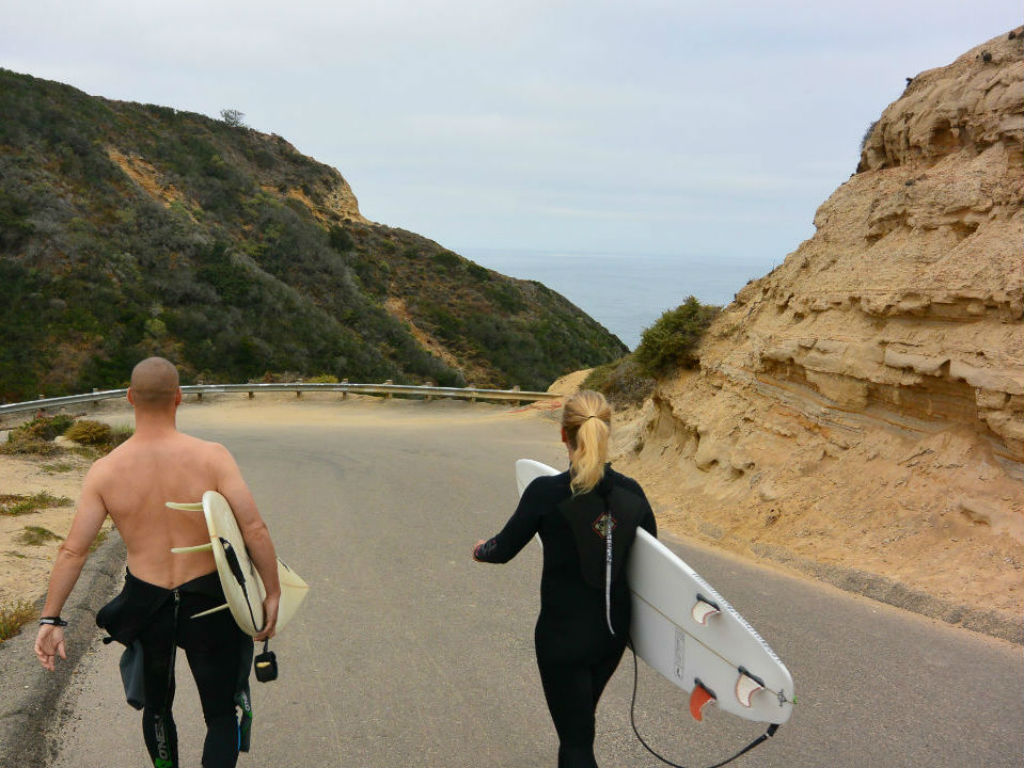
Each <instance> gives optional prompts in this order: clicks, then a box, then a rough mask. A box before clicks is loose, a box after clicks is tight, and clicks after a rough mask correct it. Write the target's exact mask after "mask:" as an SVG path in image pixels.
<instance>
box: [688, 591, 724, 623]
mask: <svg viewBox="0 0 1024 768" xmlns="http://www.w3.org/2000/svg"><path fill="white" fill-rule="evenodd" d="M721 612H722V609H721V608H719V607H718V603H716V602H715V601H714V600H709V599H708V598H706V597H704V595H702V594H700V593H699V592H698V593H697V602H696V603H694V605H693V608H692V609H690V616H692V617H693V620H694V621H696V622H697V623H698V624H700V625H701V626H707V623H708V619H710V618H711V617H712V616H717V615H718V614H720V613H721Z"/></svg>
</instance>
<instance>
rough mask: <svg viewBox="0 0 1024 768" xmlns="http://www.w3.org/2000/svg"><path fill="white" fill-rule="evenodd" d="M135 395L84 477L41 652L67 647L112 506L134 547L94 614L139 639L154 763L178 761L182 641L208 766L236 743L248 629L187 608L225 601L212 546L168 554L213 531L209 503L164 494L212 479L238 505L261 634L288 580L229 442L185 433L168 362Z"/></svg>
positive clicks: (197, 489)
mask: <svg viewBox="0 0 1024 768" xmlns="http://www.w3.org/2000/svg"><path fill="white" fill-rule="evenodd" d="M128 401H129V402H130V403H131V404H132V406H133V407H134V409H135V433H134V435H133V436H132V437H131V438H129V439H128V440H127V441H125V442H124V443H123V444H122V445H120V446H119V447H118V448H116V449H115V450H114V451H112V452H111V453H110V454H109V455H108V456H106V457H104V458H102V459H99V460H97V461H96V462H95V463H94V464H93V466H92V468H91V469H90V470H89V472H88V474H87V475H86V477H85V481H84V483H83V485H82V492H81V497H80V499H79V501H78V505H77V509H76V512H75V517H74V521H73V522H72V525H71V531H70V532H69V533H68V536H67V538H66V539H65V540H64V543H63V544H61V546H60V549H59V551H58V554H57V560H56V562H55V564H54V567H53V572H52V574H51V576H50V585H49V591H48V593H47V596H46V604H45V606H44V607H43V615H42V618H41V619H40V627H39V634H38V635H37V637H36V643H35V653H36V656H38V657H39V661H40V663H41V664H42V665H43V666H44V667H45V668H46V669H48V670H51V671H52V670H53V669H54V668H55V662H56V657H57V656H58V655H59V656H60V657H61V658H62V659H66V658H67V654H66V649H65V639H64V622H63V621H62V620H61V618H60V611H61V608H62V607H63V606H64V603H65V601H66V600H67V598H68V596H69V595H70V594H71V590H72V589H73V588H74V586H75V583H76V581H77V580H78V577H79V575H80V574H81V572H82V566H83V565H84V564H85V560H86V557H87V556H88V550H89V546H90V544H91V543H92V542H93V540H94V539H95V538H96V534H97V533H98V532H99V530H100V526H101V525H102V524H103V521H104V520H105V519H106V516H107V515H108V514H109V515H110V517H111V519H112V520H113V521H114V525H116V526H117V530H118V531H119V532H120V534H121V538H122V539H124V542H125V545H126V548H127V550H128V574H127V576H126V584H125V589H124V591H123V592H122V593H121V594H120V595H119V596H118V597H117V598H115V600H114V601H112V602H111V603H110V604H108V605H107V606H106V607H104V609H103V610H102V611H101V612H100V614H99V615H98V616H97V623H100V625H101V626H104V627H105V628H106V629H107V630H108V632H110V634H111V635H112V636H113V637H114V638H115V639H117V640H119V641H121V642H124V643H125V644H126V645H130V644H132V643H133V642H134V641H136V640H137V641H140V642H141V646H140V647H141V649H142V658H143V670H144V672H143V679H144V689H145V708H144V709H143V733H144V737H145V740H146V746H147V748H148V749H149V752H150V756H151V758H152V759H153V764H154V765H155V766H157V767H158V768H175V767H176V766H177V765H178V761H177V735H176V732H175V728H174V721H173V718H172V717H171V705H172V703H173V698H174V654H175V647H176V646H177V647H181V648H182V649H184V650H185V652H186V654H187V656H188V662H189V666H190V667H191V669H192V673H193V676H194V677H195V679H196V684H197V687H198V689H199V694H200V699H201V701H202V705H203V715H204V717H205V720H206V725H207V737H206V742H205V747H204V752H203V766H204V768H214V767H217V768H220V767H221V766H229V767H230V766H234V765H235V761H236V760H237V757H238V748H239V747H238V745H239V723H238V721H237V719H236V709H235V706H236V701H237V699H236V697H237V696H238V695H239V692H240V690H243V689H244V688H245V687H246V686H247V682H246V681H247V680H248V675H249V665H250V664H251V658H252V640H250V639H249V638H248V637H247V636H245V635H244V634H243V633H242V632H241V630H240V629H239V628H238V626H237V625H236V624H235V623H234V620H233V619H232V618H231V615H230V612H228V611H220V612H219V613H214V614H212V615H210V616H205V617H201V618H197V619H192V618H191V617H192V616H193V615H195V614H196V613H199V612H201V611H203V610H206V609H208V608H211V607H216V606H217V605H221V604H223V603H224V596H223V592H222V591H221V589H220V584H219V580H218V578H217V575H216V565H215V563H214V559H213V554H212V553H211V552H209V551H207V552H193V553H188V554H172V553H171V548H172V547H187V546H194V545H196V544H203V543H205V542H207V541H209V534H208V533H207V530H206V522H205V519H204V517H203V514H202V513H201V512H198V513H197V512H184V511H175V510H171V509H169V508H168V507H166V506H165V502H168V501H196V500H198V499H200V498H201V497H202V495H203V493H204V492H205V491H208V490H216V491H219V492H220V493H221V494H223V495H224V496H225V498H227V500H228V502H229V503H230V504H231V508H232V509H233V510H234V513H235V517H236V519H237V520H238V525H239V528H240V529H241V531H242V535H243V536H244V538H245V543H246V547H247V548H248V550H249V553H250V555H251V557H252V560H253V563H254V564H255V566H256V569H257V570H258V571H259V574H260V576H261V578H262V579H263V583H264V585H265V587H266V590H267V596H266V599H265V600H264V602H263V609H264V616H265V617H266V624H265V625H264V628H263V630H262V631H261V632H260V633H259V634H258V635H257V636H256V637H255V638H254V640H265V639H269V638H271V637H273V635H274V630H275V625H276V623H277V610H278V602H279V600H280V595H281V588H280V584H279V582H278V577H277V558H276V554H275V552H274V545H273V542H272V541H271V539H270V534H269V532H268V530H267V526H266V524H265V523H264V522H263V519H262V518H261V517H260V514H259V511H258V510H257V508H256V502H255V500H254V499H253V497H252V494H251V493H250V491H249V488H248V486H247V485H246V483H245V480H243V479H242V474H241V472H240V471H239V468H238V465H237V464H236V463H235V461H234V459H233V458H232V456H231V454H230V453H229V452H228V450H227V449H226V448H224V446H222V445H219V444H217V443H210V442H206V441H203V440H199V439H197V438H194V437H190V436H188V435H185V434H182V433H181V432H178V430H177V428H176V426H175V414H176V411H177V407H178V405H179V404H180V403H181V389H180V388H179V386H178V372H177V370H176V369H175V368H174V366H173V365H172V364H171V363H170V362H168V361H167V360H165V359H163V358H160V357H151V358H148V359H146V360H143V361H142V362H141V363H139V364H138V365H136V366H135V369H134V370H133V371H132V378H131V386H130V388H129V390H128ZM243 709H244V707H243ZM243 714H244V712H243Z"/></svg>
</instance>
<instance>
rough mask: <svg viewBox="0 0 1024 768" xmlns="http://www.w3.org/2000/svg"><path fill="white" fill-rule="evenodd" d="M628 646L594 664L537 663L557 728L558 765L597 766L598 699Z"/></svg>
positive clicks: (540, 659)
mask: <svg viewBox="0 0 1024 768" xmlns="http://www.w3.org/2000/svg"><path fill="white" fill-rule="evenodd" d="M624 650H625V645H622V646H619V647H618V648H617V650H615V651H613V652H612V653H611V654H610V655H608V656H606V657H605V658H603V659H601V660H599V661H598V662H596V663H594V664H586V663H579V664H573V663H566V662H563V661H559V662H550V661H545V660H544V658H543V655H542V654H540V653H538V656H537V666H538V667H539V668H540V679H541V683H542V684H543V686H544V697H545V699H547V703H548V710H549V711H550V712H551V719H552V720H553V721H554V723H555V730H556V731H558V768H597V762H596V760H595V758H594V716H595V713H596V711H597V702H598V701H599V700H600V698H601V694H602V693H603V692H604V688H605V686H606V685H607V684H608V681H609V680H610V679H611V676H612V674H614V672H615V668H616V667H617V666H618V665H619V660H620V659H621V658H622V653H623V651H624Z"/></svg>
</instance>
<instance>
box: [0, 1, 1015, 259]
mask: <svg viewBox="0 0 1024 768" xmlns="http://www.w3.org/2000/svg"><path fill="white" fill-rule="evenodd" d="M0 12H2V16H0V18H2V22H0V66H2V67H4V68H7V69H11V70H14V71H17V72H24V73H28V74H32V75H35V76H37V77H42V78H46V79H52V80H58V81H61V82H64V83H68V84H71V85H73V86H75V87H77V88H80V89H82V90H84V91H86V92H87V93H90V94H94V95H99V96H105V97H108V98H114V99H123V100H130V101H139V102H147V103H155V104H163V105H167V106H172V107H175V108H178V109H183V110H190V111H196V112H202V113H205V114H207V115H211V116H217V115H218V114H219V112H220V110H221V109H224V108H233V109H238V110H240V111H241V112H243V113H244V114H245V118H244V119H245V122H246V123H247V124H248V125H250V126H251V127H253V128H255V129H257V130H260V131H265V132H268V133H269V132H273V133H278V134H280V135H282V136H284V137H285V138H286V139H288V140H289V141H291V142H292V143H293V144H294V145H295V146H296V147H297V148H298V149H299V150H300V151H301V152H303V153H305V154H308V155H312V156H313V157H315V158H317V159H318V160H320V161H322V162H325V163H328V164H329V165H332V166H334V167H336V168H338V169H339V170H340V171H341V172H342V174H343V175H344V176H345V178H346V179H348V181H349V183H350V184H351V185H352V188H353V190H354V191H355V193H356V195H357V197H358V198H359V203H360V207H361V210H362V212H363V213H364V215H366V216H367V217H368V218H370V219H372V220H374V221H379V222H382V223H384V224H388V225H391V226H397V227H402V228H404V229H409V230H412V231H414V232H418V233H420V234H422V235H426V236H427V237H430V238H432V239H434V240H437V241H438V242H440V243H441V244H443V245H445V246H446V247H449V248H452V249H454V250H456V251H460V252H461V251H463V250H472V249H479V248H497V249H529V250H551V251H557V250H565V251H575V252H602V253H622V254H666V255H679V256H680V257H688V256H699V257H713V258H719V259H722V260H724V261H726V262H727V261H728V260H729V259H730V258H743V259H745V260H749V259H750V258H752V257H755V258H759V257H760V256H761V255H763V258H764V259H765V263H766V264H768V265H771V264H774V263H778V262H780V261H781V260H782V258H783V257H784V256H785V255H786V254H787V253H789V252H790V251H792V250H794V249H795V248H796V247H797V246H798V245H799V243H800V242H801V241H802V240H804V239H806V238H807V237H810V236H811V234H813V227H812V224H811V221H812V218H813V215H814V211H815V209H816V208H817V206H818V205H819V204H821V202H823V201H824V200H825V199H826V198H827V197H828V195H829V194H831V192H832V191H833V190H834V189H835V188H836V187H837V186H838V185H839V184H841V183H842V182H843V181H844V180H845V179H846V178H848V177H849V175H850V173H852V172H853V170H854V169H855V168H856V165H857V161H858V157H859V146H860V141H861V137H862V136H863V134H864V131H865V129H866V128H867V126H868V125H869V124H870V123H871V122H873V121H874V120H876V119H877V118H878V116H879V114H880V113H881V111H882V110H883V109H884V108H885V107H886V106H887V105H888V104H889V103H890V102H891V101H893V100H894V99H896V98H897V97H898V96H899V95H900V93H901V92H902V91H903V88H904V86H905V83H906V80H905V78H906V77H910V76H913V75H916V74H917V73H919V72H921V71H923V70H925V69H931V68H933V67H938V66H943V65H945V64H948V63H950V62H951V61H953V60H954V59H955V58H956V57H957V56H959V55H960V54H961V53H963V52H965V51H967V50H968V49H970V48H972V47H974V46H976V45H979V44H981V43H983V42H985V41H986V40H989V39H990V38H993V37H996V36H1001V35H1005V34H1006V33H1007V32H1008V31H1009V30H1010V29H1012V28H1013V27H1014V26H1016V25H1019V24H1020V23H1021V21H1022V18H1021V17H1022V12H1021V6H1020V3H1019V0H971V1H970V2H968V0H884V1H882V0H859V1H858V2H851V1H850V0H843V1H842V2H839V1H838V0H808V1H807V2H798V1H797V0H778V1H777V2H774V3H760V2H758V3H753V2H748V3H737V2H728V1H727V0H719V1H718V2H694V1H693V0H676V1H675V2H659V1H656V0H628V1H627V0H617V1H616V2H605V1H602V0H543V1H540V0H501V1H500V2H490V1H489V0H398V1H392V0H318V1H317V2H303V0H294V1H293V2H288V3H283V2H266V0H246V2H236V1H235V0H202V1H201V2H200V1H197V0H177V1H176V2H174V3H168V2H140V1H139V0H90V2H88V3H84V2H83V3H78V2H71V3H69V2H67V1H66V0H60V1H58V0H31V2H28V1H26V0H0Z"/></svg>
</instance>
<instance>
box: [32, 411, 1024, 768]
mask: <svg viewBox="0 0 1024 768" xmlns="http://www.w3.org/2000/svg"><path fill="white" fill-rule="evenodd" d="M214 408H215V407H214V406H204V407H194V408H188V409H185V410H184V411H183V412H182V415H181V418H180V420H179V423H180V425H181V426H182V428H183V429H186V430H187V431H190V432H192V433H193V434H198V435H200V436H203V437H207V438H210V439H215V440H218V441H221V442H223V443H225V444H226V445H227V446H228V447H229V448H230V449H231V450H232V451H233V452H234V454H235V456H236V457H237V459H238V461H239V463H240V465H241V466H242V469H243V471H244V473H245V474H246V477H247V479H248V480H249V483H250V485H251V487H252V488H253V490H254V492H255V494H256V498H257V500H258V501H259V503H260V505H261V509H262V511H263V513H264V516H265V517H266V518H267V520H268V521H269V523H270V526H271V531H272V534H273V536H274V539H275V542H276V544H277V547H278V551H279V554H280V555H281V556H282V557H283V558H284V559H285V560H286V561H288V562H289V564H290V565H292V566H293V567H294V568H295V569H296V570H297V571H298V572H299V573H300V574H301V575H303V577H304V578H306V579H307V580H308V581H309V583H310V584H311V586H312V592H311V594H310V597H309V599H308V600H307V602H306V604H305V605H304V607H303V609H302V610H301V612H300V614H299V615H298V617H297V618H296V619H295V620H294V622H293V623H292V624H291V625H290V626H289V627H288V628H287V629H286V630H285V632H284V633H282V636H281V637H280V638H278V639H277V640H275V641H274V642H272V644H271V647H272V649H273V650H275V651H276V653H277V656H278V660H279V663H280V667H281V677H280V679H279V680H278V681H276V682H274V683H271V684H266V685H264V684H260V683H256V682H255V681H254V682H253V686H254V702H255V708H256V724H255V729H254V735H253V752H252V753H251V754H250V755H249V756H244V757H243V758H242V759H241V760H240V761H239V765H240V766H246V765H249V766H274V767H275V768H291V767H292V766H294V767H295V768H300V767H301V768H307V767H308V766H328V765H332V766H333V765H341V766H424V767H431V768H432V767H437V768H457V767H460V766H508V767H509V768H520V767H525V766H544V765H554V763H555V757H554V756H555V751H556V739H555V734H554V730H553V728H552V726H551V723H550V720H549V718H548V715H547V710H546V707H545V705H544V700H543V695H542V692H541V689H540V682H539V679H538V676H537V672H536V668H535V666H534V658H533V647H532V646H533V640H532V637H533V622H534V619H535V616H536V612H537V603H538V583H539V572H540V553H539V550H538V548H537V547H535V546H533V545H530V546H529V547H528V548H527V549H526V550H524V551H523V552H522V553H521V554H520V556H519V557H518V558H516V560H514V561H513V562H512V563H510V564H508V565H505V566H493V565H483V564H478V563H474V562H472V560H471V558H470V549H471V546H472V544H473V542H475V541H476V540H477V539H479V538H484V537H487V536H490V535H491V534H492V533H494V532H495V531H496V530H497V529H498V528H499V527H500V526H501V525H502V524H503V523H504V521H505V519H506V518H507V516H508V515H509V514H510V513H511V512H512V510H513V509H514V506H515V501H516V493H515V483H514V475H513V461H514V460H515V459H517V458H522V457H532V458H537V459H540V460H542V461H546V462H548V463H552V464H555V465H556V466H564V464H565V460H564V454H563V451H562V448H561V445H560V444H559V443H558V440H557V425H556V424H555V422H553V421H549V420H546V419H542V418H523V417H521V416H516V415H512V414H509V413H507V412H506V411H505V410H503V409H501V408H498V407H491V406H483V405H472V404H468V403H453V402H441V403H429V404H428V403H411V402H398V401H394V402H390V403H384V402H381V403H379V404H372V405H367V404H360V403H339V404H338V405H337V406H336V407H335V408H334V409H333V410H331V411H326V410H324V409H323V408H322V407H319V406H318V407H316V408H314V407H312V406H308V407H307V406H302V405H299V404H296V406H295V409H294V413H295V417H294V419H288V420H286V421H284V422H262V421H259V420H248V419H225V418H222V417H221V416H218V415H217V411H216V410H214ZM254 413H258V412H257V411H254ZM367 414H370V415H369V416H368V415H367ZM668 543H669V545H670V546H671V547H672V548H673V549H674V550H676V551H677V552H679V553H680V554H681V555H682V557H683V558H684V559H686V560H687V561H688V562H689V563H690V564H691V565H692V566H693V567H695V568H696V569H697V570H698V571H700V572H701V574H702V575H703V576H705V578H707V579H708V580H709V581H710V582H711V583H712V584H713V585H714V586H715V587H716V588H717V589H718V590H719V591H720V592H721V593H722V594H723V595H725V596H726V597H727V598H728V599H729V600H730V602H732V603H733V605H734V606H735V607H736V608H737V609H738V610H739V611H740V612H741V613H743V615H744V616H745V617H746V618H747V619H748V620H749V621H750V622H751V623H752V624H753V625H754V626H755V627H757V629H758V631H759V632H760V633H761V634H762V635H763V636H764V637H765V639H766V640H768V642H769V643H771V644H772V646H773V647H774V648H775V650H776V651H777V652H778V654H779V655H780V656H781V658H782V659H783V660H784V661H785V662H786V663H787V665H788V666H789V668H790V670H791V672H792V674H793V678H794V680H795V686H796V692H797V699H798V704H797V706H796V709H795V711H794V714H793V717H792V719H791V720H790V722H789V723H787V724H786V725H784V726H783V727H782V728H781V729H780V730H779V732H778V734H777V735H776V736H775V737H774V739H772V740H770V741H769V742H767V743H766V744H763V745H762V746H760V747H759V748H758V749H757V750H755V751H754V752H752V753H750V754H749V755H748V756H745V757H743V758H741V759H740V760H738V761H737V762H736V763H735V765H738V766H754V765H757V766H780V767H781V766H786V768H822V767H823V766H850V768H865V767H869V766H879V767H885V768H892V767H902V766H928V767H929V768H930V767H932V766H947V767H958V766H964V767H965V768H966V767H968V766H970V767H972V768H973V767H975V766H988V767H989V768H998V767H1000V766H1021V765H1024V696H1022V692H1024V659H1022V653H1021V648H1020V647H1019V646H1015V645H1011V644H1009V643H1006V642H1003V641H998V640H993V639H991V638H987V637H983V636H980V635H976V634H973V633H970V632H967V631H965V630H960V629H955V628H952V627H949V626H947V625H943V624H939V623H937V622H934V621H931V620H927V619H922V618H920V617H919V616H916V615H913V614H909V613H905V612H902V611H899V610H897V609H894V608H891V607H888V606H884V605H881V604H877V603H873V602H870V601H868V600H865V599H863V598H859V597H857V596H853V595H849V594H847V593H843V592H839V591H838V590H835V589H832V588H829V587H823V586H821V585H818V584H816V583H812V582H809V581H806V580H804V579H799V578H795V577H792V576H789V575H787V574H784V573H782V572H780V571H776V570H769V569H764V568H760V567H756V566H752V565H750V564H748V563H745V562H743V561H740V560H738V559H735V558H732V557H727V556H722V555H721V554H719V553H715V552H713V551H711V550H708V549H704V548H700V547H694V546H690V545H686V544H684V543H682V542H679V541H675V540H672V539H669V540H668ZM937 567H941V564H937ZM73 638H74V639H75V640H79V641H84V638H83V637H82V635H81V634H78V635H73ZM118 655H119V653H118V649H117V648H116V647H107V646H101V645H99V644H98V642H95V641H94V643H93V645H92V646H91V647H90V649H89V651H88V652H87V653H86V654H85V658H84V660H83V662H82V663H81V665H80V666H79V667H78V669H77V672H76V674H75V675H74V678H73V681H72V683H71V684H70V687H69V689H68V691H67V694H66V695H65V697H64V699H63V701H62V703H61V704H60V707H59V709H60V711H61V717H60V724H59V726H58V727H57V728H56V730H54V732H53V733H52V734H51V744H53V745H56V746H57V748H58V749H59V752H60V756H59V758H57V759H56V760H55V761H54V762H53V765H55V766H58V767H59V768H65V767H67V768H70V767H71V766H101V765H102V766H106V767H108V768H122V767H123V768H135V767H136V766H145V765H148V761H147V758H146V753H145V748H144V746H143V744H142V738H141V733H140V731H139V724H138V721H139V715H138V713H136V712H135V711H134V710H131V709H129V708H128V707H127V705H126V704H125V703H124V699H123V696H122V692H121V689H120V682H119V678H118V673H117V660H118ZM178 671H179V675H178V694H177V706H176V718H177V720H178V731H179V737H180V740H181V742H182V756H183V763H184V764H185V765H191V766H198V765H199V754H200V752H201V742H202V734H203V727H202V723H201V717H200V715H199V711H198V703H197V701H196V694H195V688H194V685H193V684H192V682H191V680H190V679H189V678H188V674H187V671H186V665H185V664H184V663H181V662H179V670H178ZM632 690H633V667H632V661H631V658H630V657H629V655H628V652H627V656H626V657H625V659H624V662H623V664H622V665H621V666H620V669H619V671H618V672H617V673H616V675H615V677H614V678H613V680H612V682H611V684H610V686H609V688H608V690H607V692H606V694H605V697H604V699H603V700H602V703H601V707H600V709H599V713H598V714H599V723H598V750H597V754H598V760H599V762H600V763H601V764H602V765H604V766H614V767H617V768H625V767H629V766H654V765H657V764H658V763H657V761H656V760H655V759H654V758H653V757H650V756H649V755H648V754H647V753H646V752H645V751H644V750H643V748H642V747H641V746H640V745H639V743H638V742H637V740H636V738H635V737H634V736H633V733H632V730H631V728H630V723H629V703H630V695H631V693H632ZM636 720H637V726H638V727H639V729H640V731H641V733H642V734H643V735H644V736H645V738H646V739H647V740H648V742H649V743H651V745H652V746H654V747H655V748H656V749H657V750H659V751H660V752H661V753H662V754H664V755H665V756H666V757H669V758H670V759H672V760H674V761H675V762H677V763H679V764H681V765H687V766H706V765H709V764H712V763H716V762H718V761H719V760H722V759H724V758H726V757H728V756H729V755H731V754H733V753H734V752H736V751H737V750H739V749H740V748H741V747H742V746H744V745H745V744H746V743H747V742H748V741H750V740H751V739H753V738H754V737H756V736H757V735H758V734H759V733H761V732H762V730H763V727H762V726H761V725H759V724H754V723H746V722H743V721H740V720H737V719H735V718H733V717H731V716H729V715H726V714H724V713H720V712H712V713H711V714H710V715H709V716H708V717H707V718H705V721H704V722H703V723H696V722H694V721H692V720H691V719H690V717H689V714H688V712H687V700H686V696H685V695H684V694H682V692H680V691H679V690H678V689H676V688H673V687H672V686H671V685H669V684H668V683H667V682H666V681H664V680H663V679H661V678H659V677H657V675H656V674H654V673H652V672H651V671H650V670H649V669H646V668H645V667H644V665H643V663H642V662H641V663H640V674H639V690H638V694H637V707H636Z"/></svg>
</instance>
